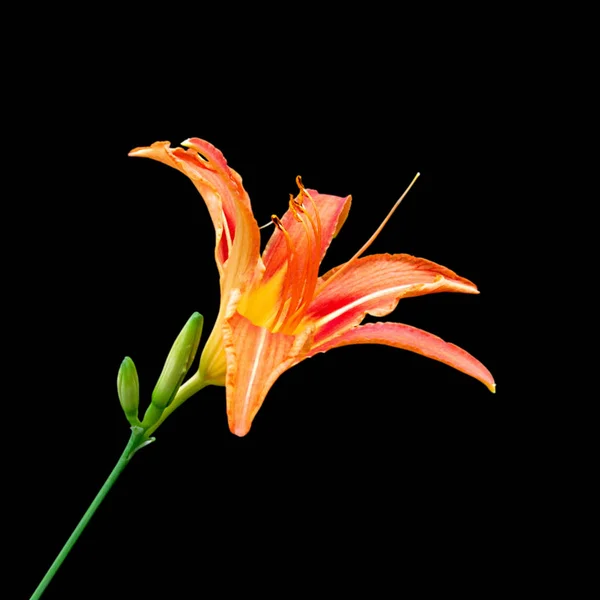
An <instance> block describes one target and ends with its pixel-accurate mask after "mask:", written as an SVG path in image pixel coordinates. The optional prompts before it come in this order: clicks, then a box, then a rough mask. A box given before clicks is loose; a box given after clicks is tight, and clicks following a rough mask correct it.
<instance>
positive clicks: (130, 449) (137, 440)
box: [30, 427, 144, 600]
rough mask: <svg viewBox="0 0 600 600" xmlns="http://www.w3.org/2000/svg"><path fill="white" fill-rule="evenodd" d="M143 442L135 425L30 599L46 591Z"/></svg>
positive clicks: (33, 599) (34, 598)
mask: <svg viewBox="0 0 600 600" xmlns="http://www.w3.org/2000/svg"><path fill="white" fill-rule="evenodd" d="M136 430H137V431H136ZM143 443H144V436H143V430H141V428H138V427H135V428H133V427H132V433H131V437H130V438H129V442H128V443H127V446H126V447H125V450H124V451H123V454H122V455H121V458H119V460H118V462H117V464H116V465H115V468H114V469H113V470H112V472H111V474H110V475H109V476H108V479H107V480H106V481H105V482H104V485H103V486H102V488H101V489H100V491H99V492H98V495H97V496H96V497H95V498H94V500H93V501H92V503H91V504H90V506H89V508H88V509H87V511H86V512H85V514H84V515H83V517H82V519H81V521H79V524H78V525H77V527H75V530H74V531H73V533H72V534H71V537H69V539H68V540H67V542H66V544H65V545H64V546H63V548H62V550H61V551H60V552H59V553H58V556H57V557H56V558H55V559H54V562H53V563H52V565H51V566H50V568H49V569H48V572H47V573H46V575H44V578H43V579H42V581H41V582H40V584H39V585H38V586H37V588H36V590H35V592H33V596H31V599H30V600H38V598H40V596H41V595H42V594H43V593H44V590H45V589H46V587H47V586H48V584H49V583H50V582H51V581H52V578H53V577H54V575H56V572H57V571H58V569H59V568H60V565H62V563H63V561H64V560H65V558H66V557H67V554H69V552H70V551H71V548H73V546H74V545H75V542H76V541H77V540H78V539H79V536H80V535H81V533H82V532H83V530H84V529H85V527H86V525H87V524H88V523H89V521H90V519H91V518H92V516H93V514H94V513H95V512H96V509H97V508H98V507H99V506H100V504H101V503H102V500H104V497H105V496H106V494H107V493H108V491H109V490H110V488H111V487H112V486H113V484H114V483H115V481H116V480H117V479H118V477H119V475H120V474H121V473H122V472H123V469H125V467H126V466H127V465H128V463H129V461H130V460H131V457H132V456H133V454H134V453H135V451H136V450H137V449H138V448H139V447H140V446H141V444H143Z"/></svg>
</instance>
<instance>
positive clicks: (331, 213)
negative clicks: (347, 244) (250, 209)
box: [263, 190, 352, 281]
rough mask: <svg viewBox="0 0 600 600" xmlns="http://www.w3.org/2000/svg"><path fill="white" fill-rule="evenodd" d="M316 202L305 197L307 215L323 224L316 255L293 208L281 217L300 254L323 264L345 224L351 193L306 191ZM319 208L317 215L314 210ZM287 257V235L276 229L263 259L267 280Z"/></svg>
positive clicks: (292, 242)
mask: <svg viewBox="0 0 600 600" xmlns="http://www.w3.org/2000/svg"><path fill="white" fill-rule="evenodd" d="M306 193H307V194H310V197H311V198H312V200H313V202H314V207H313V205H312V202H310V201H306V200H304V202H303V204H304V208H305V210H306V212H307V213H308V215H309V216H310V217H311V219H313V220H314V221H315V222H316V221H317V220H318V221H319V222H320V225H321V249H320V254H317V255H316V256H313V254H314V252H313V251H311V249H310V248H309V247H308V241H307V237H306V232H305V229H304V227H303V226H302V224H301V223H300V222H298V221H297V220H296V218H295V217H294V214H293V211H292V210H288V211H287V212H286V213H285V214H284V215H283V217H282V218H281V224H282V225H283V227H284V229H285V230H286V232H287V233H288V235H289V239H290V242H291V245H292V247H293V248H294V250H295V251H296V252H297V254H298V256H299V257H305V258H306V259H308V260H316V261H317V264H320V263H321V261H322V260H323V256H325V252H327V248H329V244H331V240H332V239H333V238H334V237H335V236H336V235H337V234H338V232H339V230H340V229H341V227H342V225H343V224H344V222H345V221H346V218H347V217H348V212H349V210H350V205H351V204H352V196H346V197H341V196H331V195H329V194H319V192H317V191H316V190H306ZM315 207H316V209H317V213H318V215H317V214H316V213H315V210H314V208H315ZM287 256H288V244H287V242H286V240H285V236H284V235H283V233H282V232H281V231H279V230H278V229H277V228H276V229H275V231H274V232H273V235H272V236H271V238H270V239H269V241H268V243H267V245H266V247H265V251H264V253H263V262H264V263H265V267H266V271H265V281H266V280H268V279H270V278H271V277H272V276H273V275H274V274H275V273H277V272H278V271H279V270H280V269H281V268H282V267H283V266H285V265H286V259H287Z"/></svg>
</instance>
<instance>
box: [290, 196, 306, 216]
mask: <svg viewBox="0 0 600 600" xmlns="http://www.w3.org/2000/svg"><path fill="white" fill-rule="evenodd" d="M289 205H290V210H291V211H292V215H294V219H296V221H298V223H302V217H301V216H300V215H299V214H298V210H303V209H304V207H303V206H302V204H298V203H297V202H296V200H295V198H294V196H293V195H292V194H290V202H289Z"/></svg>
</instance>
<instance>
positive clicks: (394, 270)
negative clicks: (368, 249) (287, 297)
mask: <svg viewBox="0 0 600 600" xmlns="http://www.w3.org/2000/svg"><path fill="white" fill-rule="evenodd" d="M343 266H344V265H341V266H340V267H336V268H335V269H332V270H331V271H329V272H328V273H326V274H325V275H324V276H323V277H322V278H321V279H320V280H319V285H318V287H317V291H316V294H315V298H314V300H313V302H312V303H311V305H310V306H309V308H308V311H307V312H306V315H305V317H304V323H306V324H308V323H312V324H313V325H315V326H316V331H315V343H322V342H324V341H325V340H327V339H329V338H331V337H335V336H338V335H339V334H340V333H342V332H343V331H346V330H348V329H351V328H352V327H354V326H356V325H358V324H359V323H360V322H361V321H362V320H363V319H364V317H365V315H367V314H370V315H373V316H376V317H383V316H385V315H387V314H389V313H390V312H391V311H392V310H394V308H396V305H397V304H398V301H399V300H400V298H405V297H411V296H422V295H424V294H432V293H434V292H465V293H468V294H477V293H478V291H477V287H476V286H475V285H474V284H473V283H471V282H470V281H468V280H467V279H464V278H462V277H459V276H458V275H457V274H456V273H454V272H453V271H451V270H450V269H447V268H446V267H442V266H441V265H438V264H436V263H434V262H431V261H429V260H425V259H423V258H416V257H414V256H410V255H408V254H374V255H371V256H366V257H364V258H359V259H357V260H356V261H354V262H353V263H352V264H351V265H349V266H348V267H347V268H346V269H345V270H344V271H343V272H342V273H341V274H340V275H339V276H338V277H335V278H334V279H333V280H332V281H331V283H327V280H328V279H329V278H331V276H332V275H333V274H334V273H335V272H336V271H337V270H338V269H340V268H342V267H343Z"/></svg>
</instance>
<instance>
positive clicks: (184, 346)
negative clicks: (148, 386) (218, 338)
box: [152, 312, 204, 411]
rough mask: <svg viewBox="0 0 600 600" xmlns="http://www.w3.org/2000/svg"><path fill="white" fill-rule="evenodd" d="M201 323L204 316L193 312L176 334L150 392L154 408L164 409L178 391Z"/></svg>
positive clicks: (192, 360) (194, 346)
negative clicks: (154, 385)
mask: <svg viewBox="0 0 600 600" xmlns="http://www.w3.org/2000/svg"><path fill="white" fill-rule="evenodd" d="M203 324H204V317H203V316H202V315H201V314H200V313H197V312H195V313H194V314H193V315H192V316H191V317H190V318H189V320H188V322H187V323H186V324H185V326H184V328H183V329H182V330H181V333H180V334H179V335H178V336H177V339H176V340H175V343H174V344H173V347H172V348H171V352H169V356H168V357H167V360H166V362H165V366H164V367H163V370H162V373H161V374H160V377H159V378H158V382H157V384H156V387H155V388H154V391H153V392H152V404H153V406H154V407H155V408H158V409H159V410H161V411H162V410H164V409H165V408H166V407H167V406H169V404H171V402H172V400H173V398H174V397H175V394H177V392H178V391H179V388H180V387H181V384H182V382H183V378H184V377H185V375H186V373H187V372H188V370H189V368H190V367H191V366H192V362H194V358H195V356H196V350H198V344H199V343H200V335H201V334H202V325H203Z"/></svg>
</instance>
